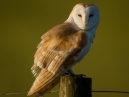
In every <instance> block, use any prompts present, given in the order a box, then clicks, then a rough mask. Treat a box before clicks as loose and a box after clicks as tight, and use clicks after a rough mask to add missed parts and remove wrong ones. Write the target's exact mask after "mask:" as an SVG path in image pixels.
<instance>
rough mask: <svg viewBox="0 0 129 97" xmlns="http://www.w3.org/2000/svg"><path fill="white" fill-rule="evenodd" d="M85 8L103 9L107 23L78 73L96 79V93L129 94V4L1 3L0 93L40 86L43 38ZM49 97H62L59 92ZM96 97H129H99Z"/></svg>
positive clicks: (98, 0)
mask: <svg viewBox="0 0 129 97" xmlns="http://www.w3.org/2000/svg"><path fill="white" fill-rule="evenodd" d="M81 2H88V3H94V4H95V5H97V6H98V8H99V9H100V13H101V20H100V24H99V27H98V29H97V34H96V37H95V40H94V43H93V44H92V47H91V50H90V52H89V53H88V55H87V56H86V57H85V58H84V59H83V60H82V61H81V62H80V63H78V65H76V66H74V68H73V69H74V72H75V73H77V74H86V75H87V76H88V77H91V78H92V80H93V84H92V89H93V90H123V91H129V38H128V37H129V24H128V23H129V10H128V9H129V5H128V4H129V0H71V1H70V0H51V1H50V0H0V93H10V92H24V91H25V92H27V91H28V90H29V89H30V87H31V85H32V83H33V81H34V77H33V75H32V74H31V71H30V68H31V66H32V65H33V56H34V53H35V51H36V47H37V45H38V43H39V42H40V37H41V35H42V34H43V33H45V32H46V31H47V30H49V29H50V28H52V27H53V26H55V25H57V24H60V23H62V22H64V21H65V20H66V19H67V17H68V16H69V14H70V12H71V10H72V8H73V6H74V5H75V4H76V3H81ZM56 89H58V86H56V88H54V90H56ZM9 97H26V95H12V96H9ZM45 97H58V92H57V93H52V94H47V95H45ZM93 97H129V94H114V93H93Z"/></svg>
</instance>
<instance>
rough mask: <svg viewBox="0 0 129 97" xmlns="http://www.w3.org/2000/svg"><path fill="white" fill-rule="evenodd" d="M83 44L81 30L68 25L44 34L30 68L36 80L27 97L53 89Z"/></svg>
mask: <svg viewBox="0 0 129 97" xmlns="http://www.w3.org/2000/svg"><path fill="white" fill-rule="evenodd" d="M62 28H65V29H62ZM53 29H56V30H53ZM65 32H67V34H66V33H65ZM45 39H46V40H45ZM85 44H86V35H85V34H84V33H83V31H81V30H80V31H77V30H75V29H74V25H72V24H70V23H63V24H61V25H58V26H56V27H54V28H52V29H51V30H49V31H48V32H47V33H46V34H44V35H43V36H42V41H41V43H40V44H39V46H38V50H37V52H36V54H35V60H34V65H33V66H32V68H31V69H32V73H33V74H34V76H36V80H35V82H34V83H33V85H32V87H31V89H30V91H29V93H28V95H31V94H33V93H36V92H38V93H39V94H44V93H46V92H47V91H49V90H50V89H51V88H52V87H54V86H55V85H56V84H57V83H58V82H59V77H60V76H61V75H63V74H64V73H66V72H67V71H68V69H69V68H70V67H71V66H72V64H73V63H74V61H75V59H76V57H77V56H78V53H79V52H80V51H81V49H82V48H83V47H84V46H85ZM49 87H51V88H49Z"/></svg>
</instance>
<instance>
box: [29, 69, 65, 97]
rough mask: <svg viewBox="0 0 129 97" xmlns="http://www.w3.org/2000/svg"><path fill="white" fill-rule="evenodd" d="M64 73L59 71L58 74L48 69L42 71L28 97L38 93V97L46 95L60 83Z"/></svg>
mask: <svg viewBox="0 0 129 97" xmlns="http://www.w3.org/2000/svg"><path fill="white" fill-rule="evenodd" d="M63 74H64V72H63V71H58V72H57V73H56V74H53V73H52V72H50V71H48V70H47V69H42V71H41V73H40V74H39V76H38V77H37V78H36V80H35V81H34V83H33V85H32V87H31V89H30V91H29V92H28V95H27V96H30V95H32V94H34V93H37V96H36V97H40V96H41V95H44V94H45V93H47V92H48V91H50V90H51V89H52V88H53V87H54V86H55V85H57V83H58V82H59V79H60V76H61V75H63Z"/></svg>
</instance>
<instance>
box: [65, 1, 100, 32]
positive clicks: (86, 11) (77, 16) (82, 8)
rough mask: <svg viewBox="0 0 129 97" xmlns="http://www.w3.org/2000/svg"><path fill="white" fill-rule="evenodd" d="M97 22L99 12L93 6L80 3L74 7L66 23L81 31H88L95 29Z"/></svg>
mask: <svg viewBox="0 0 129 97" xmlns="http://www.w3.org/2000/svg"><path fill="white" fill-rule="evenodd" d="M99 20H100V14H99V10H98V8H97V7H96V6H95V5H93V4H84V3H83V4H81V3H80V4H77V5H75V7H74V8H73V10H72V12H71V14H70V16H69V18H68V19H67V20H66V22H70V23H73V24H75V25H76V26H77V27H78V28H80V29H82V30H90V29H92V28H96V27H97V25H98V24H99Z"/></svg>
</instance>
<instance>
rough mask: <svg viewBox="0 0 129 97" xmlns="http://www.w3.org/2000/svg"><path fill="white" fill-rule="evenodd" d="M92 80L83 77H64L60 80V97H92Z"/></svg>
mask: <svg viewBox="0 0 129 97" xmlns="http://www.w3.org/2000/svg"><path fill="white" fill-rule="evenodd" d="M91 84H92V79H91V78H87V77H85V76H82V75H74V76H70V75H64V76H61V78H60V91H59V97H92V94H91Z"/></svg>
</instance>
